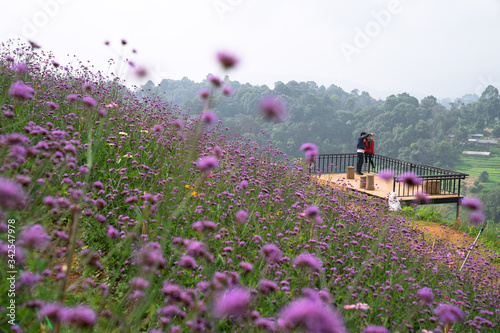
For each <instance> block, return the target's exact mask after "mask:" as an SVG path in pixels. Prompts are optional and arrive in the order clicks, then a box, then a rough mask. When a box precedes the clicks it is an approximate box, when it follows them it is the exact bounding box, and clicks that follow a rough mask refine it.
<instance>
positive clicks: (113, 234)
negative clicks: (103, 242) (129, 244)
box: [106, 225, 120, 239]
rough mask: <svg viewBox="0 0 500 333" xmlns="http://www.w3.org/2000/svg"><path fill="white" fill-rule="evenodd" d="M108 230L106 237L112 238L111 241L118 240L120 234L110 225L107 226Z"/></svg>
mask: <svg viewBox="0 0 500 333" xmlns="http://www.w3.org/2000/svg"><path fill="white" fill-rule="evenodd" d="M107 228H108V230H107V231H106V237H108V238H111V239H116V238H118V236H119V235H120V232H119V231H118V230H116V229H115V228H113V226H111V225H108V226H107Z"/></svg>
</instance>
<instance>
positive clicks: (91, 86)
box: [82, 83, 94, 91]
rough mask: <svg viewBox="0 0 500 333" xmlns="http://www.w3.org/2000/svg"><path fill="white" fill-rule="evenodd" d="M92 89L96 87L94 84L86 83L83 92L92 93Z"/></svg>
mask: <svg viewBox="0 0 500 333" xmlns="http://www.w3.org/2000/svg"><path fill="white" fill-rule="evenodd" d="M92 88H94V86H93V85H92V83H85V84H84V85H83V86H82V90H83V91H92Z"/></svg>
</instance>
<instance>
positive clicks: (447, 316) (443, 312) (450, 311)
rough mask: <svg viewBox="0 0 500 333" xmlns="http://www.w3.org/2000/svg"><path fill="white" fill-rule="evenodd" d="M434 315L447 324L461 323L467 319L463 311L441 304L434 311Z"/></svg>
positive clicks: (453, 306)
mask: <svg viewBox="0 0 500 333" xmlns="http://www.w3.org/2000/svg"><path fill="white" fill-rule="evenodd" d="M434 314H435V315H436V316H438V318H439V320H440V321H442V322H445V323H455V322H461V321H463V320H464V319H465V315H464V313H463V311H462V310H461V309H460V308H458V307H456V306H455V305H451V304H439V305H438V306H437V307H436V308H435V309H434Z"/></svg>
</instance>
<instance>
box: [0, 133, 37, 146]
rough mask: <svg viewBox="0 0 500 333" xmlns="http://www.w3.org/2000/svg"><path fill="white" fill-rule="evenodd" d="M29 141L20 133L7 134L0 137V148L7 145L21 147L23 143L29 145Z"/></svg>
mask: <svg viewBox="0 0 500 333" xmlns="http://www.w3.org/2000/svg"><path fill="white" fill-rule="evenodd" d="M29 142H30V139H28V138H27V137H26V136H24V134H21V133H9V134H6V135H2V136H1V137H0V146H3V145H5V144H7V145H23V144H25V143H29Z"/></svg>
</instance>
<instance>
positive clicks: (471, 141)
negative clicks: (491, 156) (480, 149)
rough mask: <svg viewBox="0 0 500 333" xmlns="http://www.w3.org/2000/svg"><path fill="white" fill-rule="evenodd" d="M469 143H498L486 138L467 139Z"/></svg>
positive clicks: (494, 144)
mask: <svg viewBox="0 0 500 333" xmlns="http://www.w3.org/2000/svg"><path fill="white" fill-rule="evenodd" d="M467 141H468V142H469V143H470V144H475V145H478V146H479V145H483V146H484V145H488V146H496V145H497V144H498V140H486V139H468V140H467Z"/></svg>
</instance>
